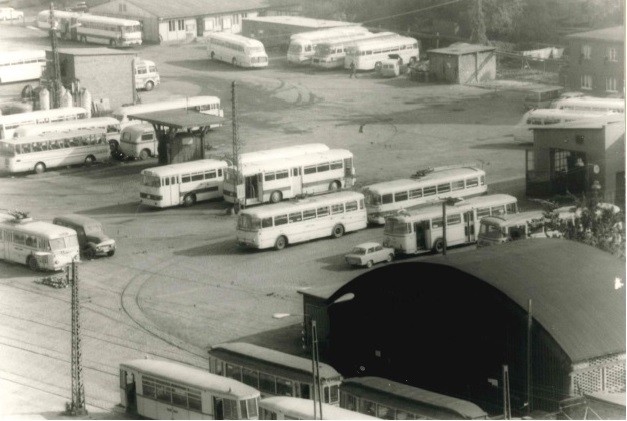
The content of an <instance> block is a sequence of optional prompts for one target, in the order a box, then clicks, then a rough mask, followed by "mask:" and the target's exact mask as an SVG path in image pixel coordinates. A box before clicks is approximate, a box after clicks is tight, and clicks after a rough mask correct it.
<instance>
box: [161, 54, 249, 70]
mask: <svg viewBox="0 0 627 421" xmlns="http://www.w3.org/2000/svg"><path fill="white" fill-rule="evenodd" d="M166 63H167V64H170V65H172V66H176V67H181V68H184V69H188V70H196V71H203V72H224V71H229V72H241V71H249V70H250V69H245V68H243V67H238V66H233V65H232V64H230V63H225V62H223V61H218V60H211V59H210V58H209V57H207V58H205V59H197V60H176V61H166Z"/></svg>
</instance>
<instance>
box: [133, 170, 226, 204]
mask: <svg viewBox="0 0 627 421" xmlns="http://www.w3.org/2000/svg"><path fill="white" fill-rule="evenodd" d="M227 167H228V163H227V162H226V161H220V160H216V159H200V160H197V161H190V162H182V163H179V164H170V165H163V166H160V167H154V168H147V169H145V170H142V171H141V176H142V180H141V186H140V188H139V197H140V200H141V203H142V205H148V206H154V207H157V208H167V207H171V206H179V205H184V206H192V205H193V204H195V203H196V202H198V201H201V200H210V199H217V198H221V197H222V195H223V193H222V188H223V184H224V173H225V171H226V168H227Z"/></svg>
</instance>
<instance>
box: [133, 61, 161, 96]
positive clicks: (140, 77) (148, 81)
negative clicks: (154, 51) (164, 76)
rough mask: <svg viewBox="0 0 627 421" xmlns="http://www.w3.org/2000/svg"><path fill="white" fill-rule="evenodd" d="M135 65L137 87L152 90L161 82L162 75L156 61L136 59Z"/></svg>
mask: <svg viewBox="0 0 627 421" xmlns="http://www.w3.org/2000/svg"><path fill="white" fill-rule="evenodd" d="M134 67H135V89H143V90H145V91H152V89H153V88H154V87H155V86H159V85H160V84H161V76H159V72H158V71H157V65H156V64H155V62H154V61H150V60H141V59H136V60H135V62H134Z"/></svg>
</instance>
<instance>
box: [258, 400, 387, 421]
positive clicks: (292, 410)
mask: <svg viewBox="0 0 627 421" xmlns="http://www.w3.org/2000/svg"><path fill="white" fill-rule="evenodd" d="M314 406H315V407H316V409H314ZM314 415H315V416H314ZM259 419H261V420H378V419H380V418H376V417H372V416H370V415H365V414H360V413H359V412H355V411H350V410H348V409H344V408H339V407H337V406H335V405H329V404H328V403H323V404H322V409H320V403H319V402H314V403H312V402H311V400H310V399H302V398H294V397H292V396H273V397H270V398H265V399H262V400H261V401H259Z"/></svg>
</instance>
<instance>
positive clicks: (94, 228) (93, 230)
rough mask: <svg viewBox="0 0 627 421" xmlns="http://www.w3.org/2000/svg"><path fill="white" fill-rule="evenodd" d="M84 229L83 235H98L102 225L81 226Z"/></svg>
mask: <svg viewBox="0 0 627 421" xmlns="http://www.w3.org/2000/svg"><path fill="white" fill-rule="evenodd" d="M83 228H84V229H85V234H87V235H98V234H101V233H102V225H100V224H89V225H85V226H83Z"/></svg>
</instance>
